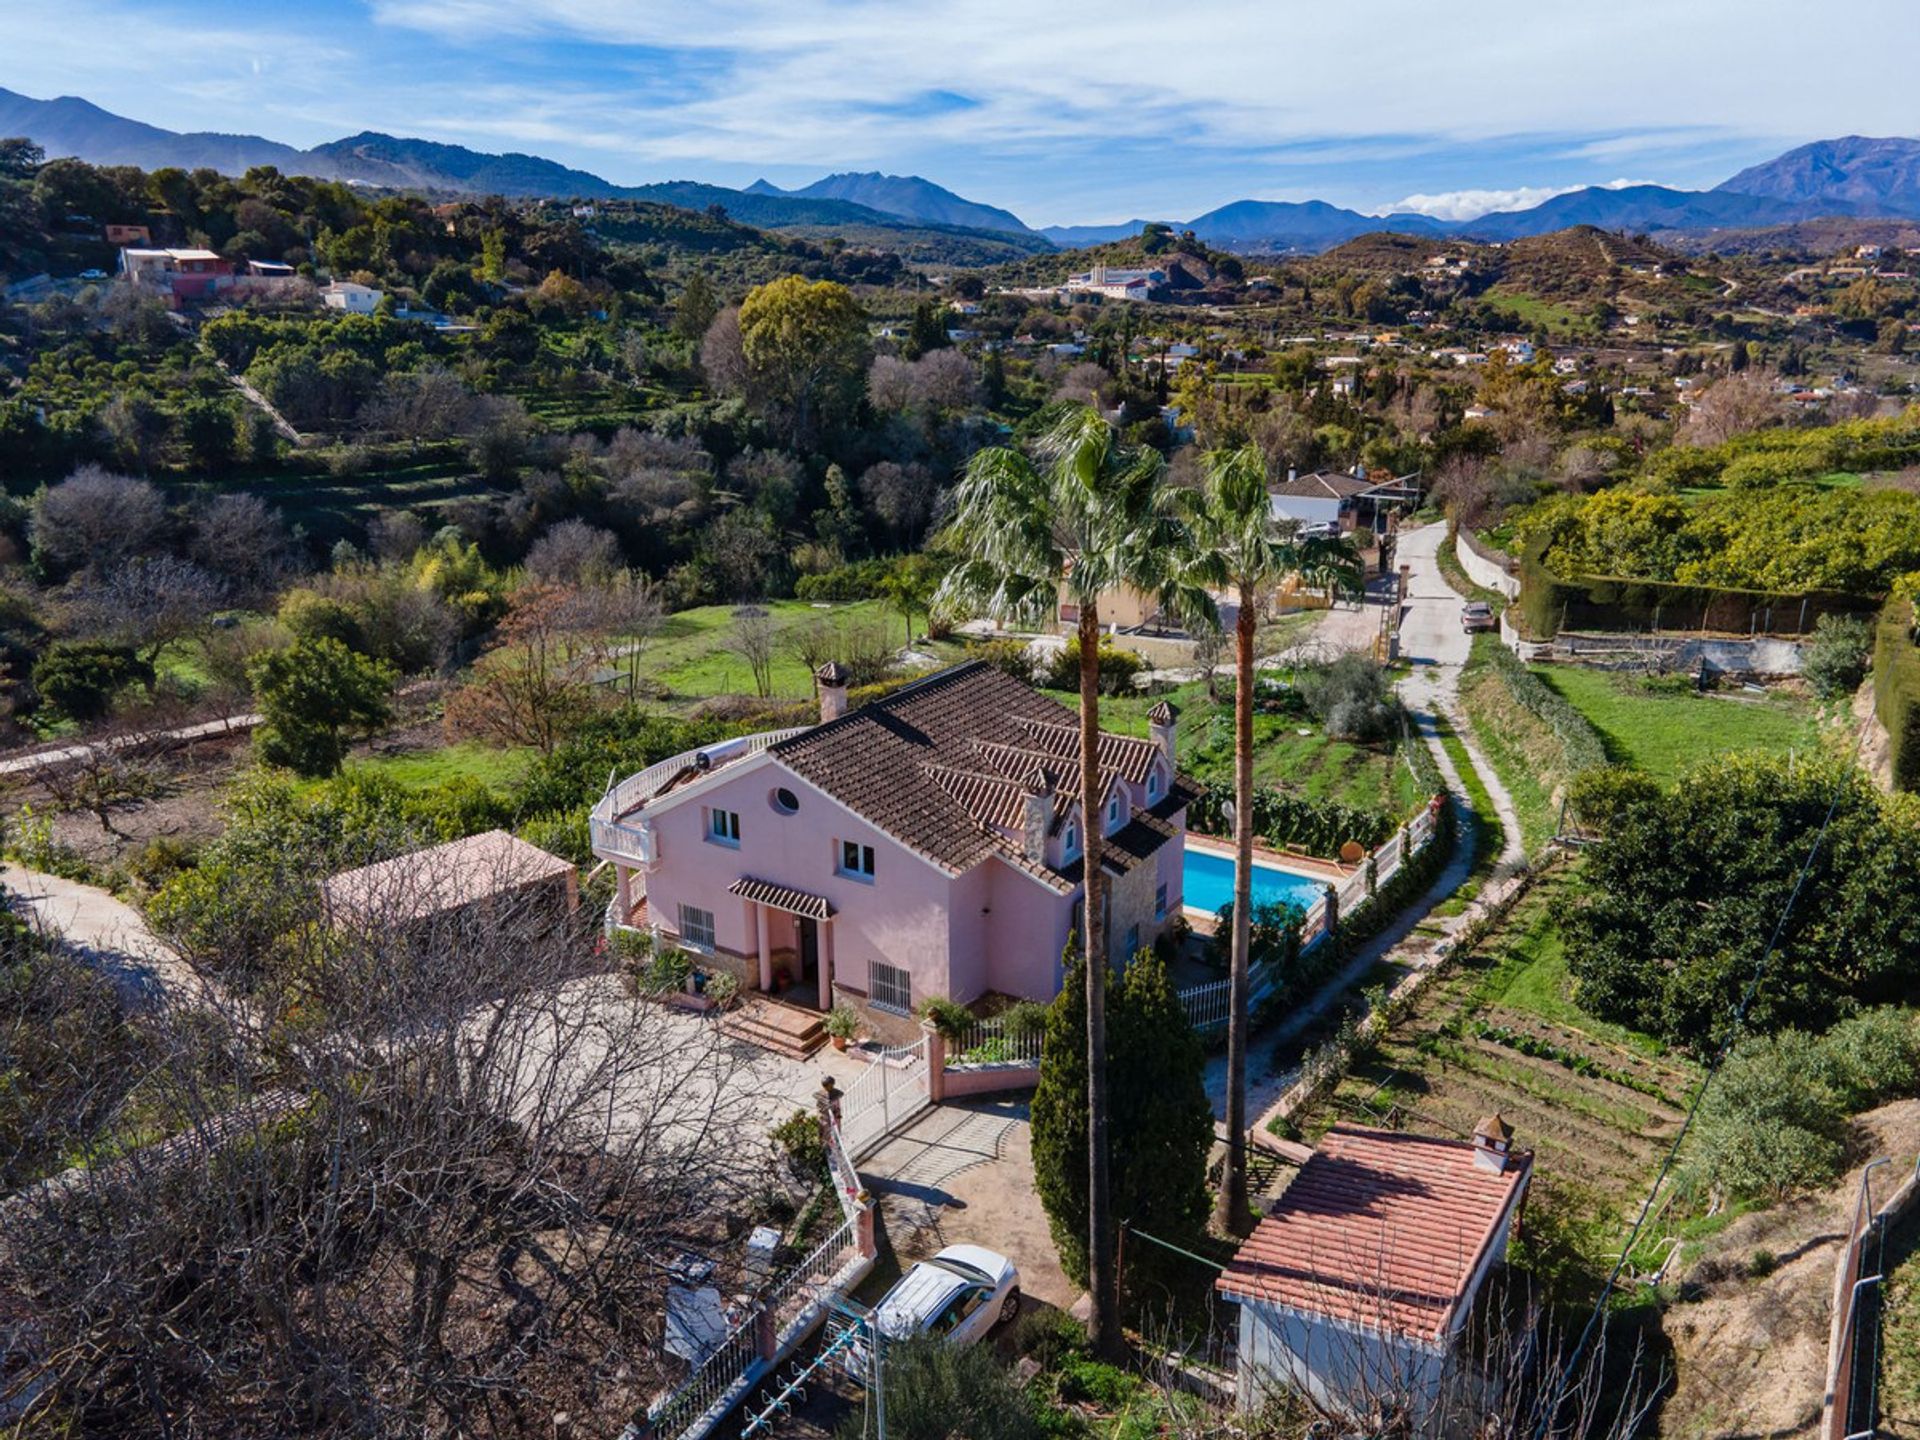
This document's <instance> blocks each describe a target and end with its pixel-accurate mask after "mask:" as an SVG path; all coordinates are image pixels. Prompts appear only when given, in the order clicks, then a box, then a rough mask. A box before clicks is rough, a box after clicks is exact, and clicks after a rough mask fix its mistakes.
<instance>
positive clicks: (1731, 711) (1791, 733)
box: [1535, 665, 1820, 781]
mask: <svg viewBox="0 0 1920 1440" xmlns="http://www.w3.org/2000/svg"><path fill="white" fill-rule="evenodd" d="M1535 670H1536V671H1537V673H1538V674H1539V675H1540V677H1541V678H1542V679H1544V680H1545V681H1546V682H1547V684H1549V685H1551V686H1552V687H1553V688H1554V689H1555V690H1557V691H1559V692H1560V694H1561V695H1563V696H1565V697H1566V699H1567V700H1568V702H1569V703H1571V704H1572V705H1573V706H1574V707H1575V708H1576V709H1578V710H1579V711H1580V713H1581V714H1583V715H1585V716H1586V717H1587V720H1588V723H1590V724H1591V725H1592V726H1593V728H1594V729H1596V730H1598V731H1599V732H1600V737H1601V739H1602V740H1603V741H1605V742H1606V746H1607V751H1608V754H1609V755H1610V756H1611V757H1612V758H1613V759H1615V760H1617V761H1619V762H1620V763H1622V764H1628V765H1637V766H1639V767H1640V768H1641V769H1643V770H1645V771H1646V772H1647V773H1648V774H1650V775H1652V776H1654V777H1655V778H1656V779H1658V780H1662V781H1672V780H1674V779H1676V778H1678V777H1679V776H1680V775H1681V774H1682V773H1683V772H1685V771H1686V770H1688V769H1690V768H1691V767H1693V766H1694V765H1697V764H1699V763H1700V762H1701V761H1703V760H1710V759H1713V758H1714V757H1715V756H1718V755H1725V754H1728V753H1730V752H1732V751H1736V750H1766V751H1771V752H1773V753H1775V754H1785V753H1786V752H1787V751H1788V750H1799V751H1801V752H1806V751H1809V750H1813V749H1815V748H1817V747H1818V745H1819V743H1820V739H1819V725H1818V719H1817V715H1816V709H1815V706H1814V703H1813V702H1812V701H1811V700H1808V699H1805V698H1803V697H1800V696H1794V695H1784V694H1780V693H1778V692H1774V693H1770V694H1768V695H1766V696H1764V697H1763V696H1758V695H1744V694H1742V695H1724V696H1723V695H1695V694H1678V695H1676V694H1670V693H1666V692H1659V693H1655V692H1652V691H1649V690H1647V689H1646V688H1644V687H1643V686H1642V685H1641V684H1640V682H1639V681H1638V680H1636V679H1634V678H1632V677H1630V676H1620V675H1614V674H1610V673H1608V672H1607V671H1604V670H1589V669H1585V668H1583V667H1581V666H1578V665H1540V666H1536V667H1535Z"/></svg>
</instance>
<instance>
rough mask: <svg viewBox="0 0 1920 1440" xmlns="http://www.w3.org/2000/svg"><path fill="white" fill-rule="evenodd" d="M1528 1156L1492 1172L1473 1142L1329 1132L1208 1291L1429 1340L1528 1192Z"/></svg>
mask: <svg viewBox="0 0 1920 1440" xmlns="http://www.w3.org/2000/svg"><path fill="white" fill-rule="evenodd" d="M1532 1163H1533V1157H1532V1156H1531V1155H1528V1154H1525V1153H1516V1154H1513V1155H1510V1156H1509V1157H1507V1167H1506V1169H1505V1171H1503V1172H1496V1171H1494V1170H1492V1169H1489V1168H1486V1167H1484V1166H1482V1165H1480V1164H1477V1163H1476V1162H1475V1160H1474V1147H1473V1145H1472V1143H1471V1142H1468V1141H1460V1140H1441V1139H1435V1138H1433V1137H1432V1136H1426V1135H1413V1134H1408V1133H1406V1132H1403V1131H1396V1130H1370V1129H1365V1128H1363V1127H1361V1126H1358V1125H1335V1126H1334V1127H1333V1128H1332V1129H1331V1130H1329V1131H1328V1132H1327V1134H1326V1136H1325V1138H1324V1139H1322V1140H1321V1142H1320V1145H1319V1148H1318V1149H1316V1150H1315V1151H1314V1154H1313V1158H1312V1159H1310V1160H1309V1161H1307V1163H1306V1164H1305V1165H1304V1166H1302V1167H1301V1170H1300V1174H1299V1175H1298V1176H1297V1177H1295V1179H1294V1181H1293V1183H1292V1184H1291V1185H1289V1186H1288V1187H1287V1190H1286V1192H1285V1194H1283V1195H1282V1196H1281V1197H1280V1200H1279V1202H1278V1204H1277V1205H1276V1206H1275V1207H1274V1209H1273V1211H1272V1212H1270V1213H1269V1214H1268V1215H1267V1217H1266V1218H1265V1219H1264V1220H1262V1221H1261V1222H1260V1224H1259V1226H1258V1228H1256V1229H1255V1230H1254V1232H1253V1234H1252V1235H1251V1236H1249V1237H1248V1238H1247V1241H1246V1243H1245V1244H1243V1245H1242V1246H1241V1247H1240V1250H1239V1253H1238V1254H1237V1255H1235V1256H1234V1258H1233V1263H1232V1264H1230V1265H1228V1266H1227V1268H1226V1270H1225V1271H1224V1272H1223V1273H1222V1274H1221V1276H1220V1278H1219V1279H1218V1280H1217V1281H1216V1282H1215V1285H1216V1287H1217V1288H1218V1289H1219V1290H1220V1292H1221V1293H1222V1294H1224V1295H1227V1296H1230V1297H1231V1298H1233V1299H1235V1300H1250V1301H1256V1302H1262V1303H1265V1304H1269V1305H1276V1306H1281V1307H1284V1308H1286V1309H1290V1310H1295V1311H1299V1312H1301V1313H1303V1314H1308V1315H1319V1316H1325V1317H1327V1318H1329V1319H1332V1320H1335V1321H1338V1322H1340V1323H1343V1324H1349V1325H1357V1326H1361V1327H1363V1328H1366V1329H1370V1330H1379V1331H1385V1332H1387V1333H1389V1334H1394V1335H1399V1336H1403V1337H1405V1338H1407V1339H1410V1340H1417V1341H1422V1342H1425V1343H1428V1344H1435V1343H1438V1342H1440V1341H1441V1340H1443V1339H1445V1338H1446V1336H1447V1335H1448V1334H1449V1333H1450V1332H1451V1330H1452V1329H1453V1325H1454V1320H1455V1317H1456V1315H1457V1314H1458V1313H1459V1311H1460V1310H1461V1309H1462V1308H1463V1307H1464V1306H1465V1305H1467V1304H1469V1303H1471V1301H1472V1298H1473V1297H1472V1289H1473V1285H1474V1278H1475V1276H1476V1275H1477V1274H1478V1273H1480V1271H1481V1268H1482V1266H1481V1261H1482V1259H1483V1257H1484V1256H1485V1255H1486V1253H1487V1251H1488V1249H1489V1248H1490V1247H1491V1246H1492V1245H1493V1244H1494V1243H1495V1242H1496V1241H1497V1240H1498V1239H1499V1237H1500V1235H1501V1233H1502V1231H1503V1230H1504V1229H1505V1227H1506V1225H1507V1222H1508V1219H1509V1217H1510V1216H1511V1214H1512V1213H1513V1212H1514V1210H1515V1208H1516V1206H1517V1204H1518V1202H1519V1199H1520V1196H1521V1194H1522V1193H1523V1192H1524V1191H1525V1189H1526V1184H1527V1179H1528V1176H1529V1174H1530V1173H1531V1170H1532Z"/></svg>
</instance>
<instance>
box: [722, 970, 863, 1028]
mask: <svg viewBox="0 0 1920 1440" xmlns="http://www.w3.org/2000/svg"><path fill="white" fill-rule="evenodd" d="M706 994H707V999H709V1000H711V1001H712V1002H713V1003H714V1005H715V1006H716V1007H717V1008H719V1009H721V1010H724V1009H726V1008H727V1007H728V1006H729V1005H731V1004H733V1002H734V1001H735V1000H736V999H737V998H739V995H740V977H739V976H738V975H736V974H734V973H733V972H732V971H731V970H716V971H714V972H713V973H712V974H711V975H709V976H707V991H706ZM828 1033H829V1034H831V1033H832V1032H831V1031H829V1032H828Z"/></svg>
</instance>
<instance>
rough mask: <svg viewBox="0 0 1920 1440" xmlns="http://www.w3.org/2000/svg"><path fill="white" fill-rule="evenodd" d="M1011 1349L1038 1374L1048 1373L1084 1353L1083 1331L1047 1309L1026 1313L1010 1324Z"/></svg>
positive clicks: (1063, 1313) (1065, 1316)
mask: <svg viewBox="0 0 1920 1440" xmlns="http://www.w3.org/2000/svg"><path fill="white" fill-rule="evenodd" d="M1013 1348H1014V1349H1015V1350H1016V1351H1018V1352H1019V1353H1020V1354H1022V1355H1026V1356H1028V1357H1030V1358H1031V1359H1032V1360H1033V1361H1034V1362H1035V1363H1036V1364H1038V1365H1039V1367H1040V1368H1041V1369H1042V1370H1052V1369H1054V1368H1056V1367H1057V1366H1058V1365H1059V1364H1060V1362H1061V1361H1063V1360H1065V1359H1066V1358H1067V1357H1068V1356H1070V1355H1078V1354H1084V1353H1085V1351H1086V1348H1087V1327H1086V1326H1084V1325H1082V1324H1081V1323H1080V1322H1079V1321H1078V1320H1076V1319H1074V1318H1073V1316H1071V1315H1069V1314H1068V1313H1067V1312H1066V1311H1064V1310H1056V1309H1054V1308H1053V1307H1052V1306H1050V1305H1049V1306H1046V1307H1045V1308H1043V1309H1039V1310H1030V1311H1028V1312H1027V1313H1026V1314H1025V1315H1022V1316H1021V1317H1020V1319H1019V1320H1018V1321H1017V1322H1015V1324H1014V1327H1013Z"/></svg>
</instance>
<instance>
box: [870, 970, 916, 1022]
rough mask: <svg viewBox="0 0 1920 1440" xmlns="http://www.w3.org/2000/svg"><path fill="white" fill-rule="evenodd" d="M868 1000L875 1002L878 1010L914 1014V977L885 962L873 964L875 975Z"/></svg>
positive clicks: (874, 1005) (898, 1013) (874, 1004)
mask: <svg viewBox="0 0 1920 1440" xmlns="http://www.w3.org/2000/svg"><path fill="white" fill-rule="evenodd" d="M867 999H868V1000H870V1001H872V1002H873V1008H874V1009H876V1010H890V1011H892V1012H893V1013H895V1014H897V1015H911V1014H912V1013H913V976H911V975H909V974H908V973H907V972H906V971H905V970H902V969H901V968H900V967H899V966H898V965H889V964H887V963H886V962H885V961H884V960H876V961H874V962H873V973H872V977H871V981H870V983H869V987H868V994H867Z"/></svg>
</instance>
